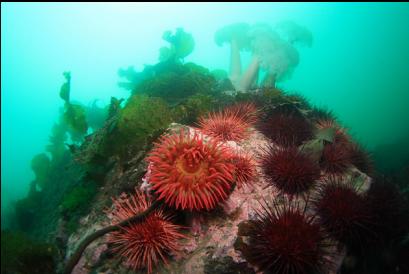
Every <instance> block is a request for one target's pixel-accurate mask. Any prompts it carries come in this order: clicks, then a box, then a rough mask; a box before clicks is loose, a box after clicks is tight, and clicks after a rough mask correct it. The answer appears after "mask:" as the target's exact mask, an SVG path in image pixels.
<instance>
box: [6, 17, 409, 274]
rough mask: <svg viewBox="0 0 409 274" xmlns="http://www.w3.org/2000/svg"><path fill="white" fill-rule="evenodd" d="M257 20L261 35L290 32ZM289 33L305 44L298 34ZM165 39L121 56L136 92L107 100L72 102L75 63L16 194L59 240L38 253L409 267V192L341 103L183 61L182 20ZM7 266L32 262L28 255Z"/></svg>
mask: <svg viewBox="0 0 409 274" xmlns="http://www.w3.org/2000/svg"><path fill="white" fill-rule="evenodd" d="M288 24H289V23H287V25H286V24H284V25H283V26H282V27H283V28H288V27H289V25H288ZM290 26H291V24H290ZM256 27H257V28H255V29H254V30H253V32H252V33H253V36H256V37H259V34H257V33H259V32H262V33H265V32H268V33H270V35H272V37H273V38H274V39H273V40H272V41H276V40H277V39H278V38H277V37H276V36H275V35H276V34H275V32H274V33H273V31H272V30H271V29H269V28H266V27H265V26H261V25H260V26H256ZM242 28H245V29H246V28H248V27H247V26H246V25H237V26H235V27H234V28H233V27H229V28H226V29H223V31H222V32H220V33H218V35H217V37H216V38H218V40H217V41H219V40H220V41H219V42H220V44H222V42H226V41H227V40H229V39H230V40H234V39H233V38H232V37H233V34H235V35H238V34H237V33H236V32H237V31H238V30H239V29H242ZM298 31H299V32H301V33H304V34H305V33H306V32H305V30H304V29H300V28H298ZM256 34H257V35H256ZM289 37H292V38H291V41H287V42H288V43H290V42H291V45H292V43H294V42H295V41H297V39H296V38H294V36H289ZM308 37H309V36H308ZM164 39H165V40H166V41H168V42H169V43H170V47H169V48H162V49H161V56H160V62H159V63H157V64H155V65H152V66H147V67H145V69H144V70H143V71H142V72H136V71H135V70H134V69H133V68H132V67H130V68H128V69H125V70H120V71H119V75H120V76H121V77H122V78H125V80H126V81H125V82H121V83H120V86H122V87H124V88H126V89H129V90H130V91H131V94H130V96H129V98H127V100H124V99H118V98H114V97H112V99H111V103H110V105H109V106H106V107H104V108H97V107H96V105H95V104H93V108H91V109H87V108H86V107H85V106H84V105H81V104H79V103H73V102H72V100H71V98H73V95H74V94H71V93H72V92H71V90H70V81H72V80H74V79H75V78H72V77H71V74H70V73H68V72H66V73H64V77H65V83H63V85H62V87H61V90H60V97H61V98H62V99H63V101H64V107H63V109H62V112H61V117H60V121H59V122H58V123H57V124H56V125H55V126H54V127H53V130H52V135H51V137H50V144H49V145H48V146H47V151H48V152H50V155H51V158H50V157H49V156H48V155H47V154H45V153H41V154H39V155H37V156H35V157H34V159H33V161H32V168H33V171H34V172H35V173H36V179H35V181H33V183H32V187H31V191H30V193H29V195H28V196H27V197H26V198H25V199H23V200H21V201H19V202H18V203H17V205H16V227H18V228H19V229H20V230H24V231H25V232H26V233H27V234H28V235H29V236H30V237H31V238H35V239H36V240H38V241H42V242H47V243H49V244H52V246H51V245H50V246H48V245H41V244H37V243H36V245H38V246H39V247H38V249H39V250H41V254H44V256H43V257H42V258H43V259H39V260H38V261H37V262H36V263H37V267H38V269H47V271H48V272H47V273H52V272H55V273H226V274H227V273H405V271H407V270H408V268H407V262H405V260H403V259H402V258H405V254H408V235H409V234H408V231H409V225H408V220H409V218H408V212H409V209H408V208H409V207H408V204H407V199H406V197H405V196H404V194H402V193H401V192H400V190H399V189H398V188H397V187H396V186H395V185H394V184H391V183H389V182H388V181H387V180H385V179H384V178H383V177H381V176H379V174H377V173H376V172H375V171H374V168H373V164H372V161H371V157H370V155H369V154H368V153H367V152H366V151H365V150H364V149H363V148H362V147H361V146H360V145H359V144H357V143H356V142H355V141H354V140H353V138H352V137H351V136H350V135H349V133H348V131H347V129H346V128H344V127H343V126H342V125H341V123H340V122H339V121H337V119H336V117H335V116H334V115H333V114H332V113H331V112H330V111H327V110H323V109H320V108H317V107H314V106H312V105H311V104H310V103H309V102H308V100H307V99H306V98H304V97H302V96H299V95H296V94H294V93H287V92H284V91H283V90H281V89H279V88H277V87H276V86H275V82H276V81H275V80H274V81H271V82H270V84H268V83H267V82H268V81H267V82H265V83H264V84H263V85H262V86H260V87H257V88H253V87H254V85H250V84H249V83H247V84H245V90H240V88H237V89H235V88H234V87H235V86H236V87H237V86H238V84H237V83H232V81H231V79H229V78H228V77H227V73H221V72H220V71H217V73H216V72H210V71H209V70H208V69H207V68H204V67H202V66H200V65H197V64H194V63H185V62H184V61H183V58H185V57H186V56H187V55H188V54H190V52H192V50H193V48H194V46H195V44H194V41H193V38H192V36H191V35H190V34H188V33H185V32H184V31H183V29H177V31H176V32H175V34H172V32H165V34H164ZM242 39H244V38H242ZM245 39H250V38H248V37H247V38H245ZM289 39H290V38H289ZM230 40H229V41H230ZM310 40H311V39H308V41H310ZM280 41H281V40H280ZM236 42H237V41H236ZM242 42H243V41H242ZM259 42H260V41H259ZM270 42H271V41H270ZM243 43H244V42H243ZM260 43H261V42H260ZM280 43H284V42H280ZM248 46H250V45H248ZM281 46H283V45H281ZM243 47H244V46H243ZM283 47H284V46H283ZM288 47H289V46H288ZM237 53H238V52H237ZM268 60H270V59H268ZM270 61H271V60H270ZM297 62H298V55H297ZM293 66H295V64H294V65H293ZM269 69H270V70H271V68H269ZM272 73H273V72H272ZM274 73H275V74H276V75H275V76H274V77H275V78H277V80H278V79H280V77H278V76H279V75H278V74H277V72H274ZM254 77H255V76H254V75H253V76H251V77H250V78H251V79H250V80H251V82H253V81H254ZM246 81H247V80H246ZM247 82H248V81H247ZM93 112H98V115H96V114H95V113H93ZM87 117H93V119H92V120H93V121H98V122H94V123H90V120H89V119H88V118H87ZM101 117H104V119H101ZM87 119H88V120H87ZM101 121H104V122H101ZM91 124H92V125H93V126H92V132H91V131H90V130H89V129H88V126H89V125H91ZM2 234H3V232H2ZM5 235H6V234H5ZM2 236H3V235H2ZM7 236H9V235H8V234H7ZM10 237H11V236H10ZM19 237H20V236H19ZM15 239H17V240H15V242H18V239H20V238H17V236H15ZM27 242H29V241H27ZM44 246H46V247H47V248H45V247H44ZM369 250H370V251H369ZM26 253H27V252H26ZM26 253H24V256H26V257H27V256H29V255H25V254H26ZM50 253H52V254H53V256H52V259H50V258H51V255H50ZM16 254H17V253H16ZM18 254H20V253H18ZM18 254H17V255H16V256H17V257H18V256H20V255H18ZM31 255H33V254H31ZM386 255H388V256H389V257H388V256H386ZM32 258H34V257H29V259H27V260H25V262H28V263H27V266H26V265H24V267H26V268H29V267H30V266H29V264H33V260H32ZM379 258H381V259H379ZM385 258H388V260H387V259H385ZM391 258H393V260H392V259H391ZM34 261H35V260H34ZM50 268H54V269H53V270H50ZM4 269H7V273H24V271H21V265H19V264H18V260H11V261H10V260H9V262H8V263H6V266H5V267H4ZM387 271H389V272H387ZM2 273H3V240H2ZM4 273H5V272H4ZM38 273H39V272H38Z"/></svg>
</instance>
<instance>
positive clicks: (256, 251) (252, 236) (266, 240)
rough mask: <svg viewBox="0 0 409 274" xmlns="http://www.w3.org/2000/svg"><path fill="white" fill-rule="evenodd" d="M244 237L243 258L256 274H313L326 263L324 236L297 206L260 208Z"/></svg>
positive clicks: (318, 227) (316, 225)
mask: <svg viewBox="0 0 409 274" xmlns="http://www.w3.org/2000/svg"><path fill="white" fill-rule="evenodd" d="M247 234H248V235H247V236H249V240H248V244H247V245H245V247H244V249H242V250H243V251H242V253H243V256H244V257H245V258H246V260H247V261H248V262H249V263H251V264H253V265H255V266H257V267H258V268H259V270H260V271H265V272H266V273H275V274H281V273H285V274H293V273H294V274H295V273H315V274H316V273H323V269H324V266H325V264H326V263H329V258H328V255H329V254H328V253H329V252H328V247H329V243H328V241H326V238H327V237H326V235H325V233H323V231H322V230H321V228H320V226H319V225H318V224H317V223H315V220H314V216H308V215H307V214H306V211H305V209H302V208H300V207H299V206H298V204H290V203H289V202H288V201H285V202H284V204H281V205H279V204H278V203H275V204H274V206H264V207H263V210H262V211H261V212H258V213H257V217H256V220H254V221H250V225H249V230H248V232H247Z"/></svg>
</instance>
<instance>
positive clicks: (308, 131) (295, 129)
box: [258, 106, 314, 147]
mask: <svg viewBox="0 0 409 274" xmlns="http://www.w3.org/2000/svg"><path fill="white" fill-rule="evenodd" d="M265 115H266V117H264V118H263V119H262V121H261V122H260V123H259V124H258V129H259V130H260V131H261V132H262V133H263V134H264V135H266V136H267V137H268V138H270V139H271V140H272V141H273V142H274V143H276V144H277V145H280V146H285V147H288V146H299V145H301V144H302V143H303V142H304V141H307V140H310V139H311V138H312V137H313V135H314V134H313V128H312V125H311V124H310V122H309V121H308V120H307V119H306V118H305V117H304V116H303V115H302V114H301V113H300V112H299V111H298V110H296V109H295V108H290V107H288V106H286V107H284V106H283V107H277V108H276V109H274V110H272V111H270V113H268V114H265Z"/></svg>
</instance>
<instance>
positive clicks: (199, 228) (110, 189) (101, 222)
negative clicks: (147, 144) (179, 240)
mask: <svg viewBox="0 0 409 274" xmlns="http://www.w3.org/2000/svg"><path fill="white" fill-rule="evenodd" d="M181 127H184V126H180V125H178V124H172V125H171V128H170V130H171V131H176V132H177V131H179V130H180V128H181ZM268 144H269V140H268V139H267V138H266V137H264V136H263V135H262V134H261V133H260V132H258V131H256V130H253V131H252V134H251V136H250V138H249V139H247V140H245V141H243V142H240V143H234V142H228V143H227V144H226V145H228V146H230V147H231V148H232V149H235V150H243V151H245V152H248V153H250V154H252V155H253V156H254V158H255V159H258V158H259V157H260V155H262V153H263V150H262V148H263V147H265V146H266V145H268ZM147 166H148V164H147V163H145V162H144V161H135V163H131V164H130V167H129V168H128V170H125V171H124V170H121V169H120V168H113V169H112V170H111V172H110V174H109V175H108V176H107V179H106V182H105V187H104V189H103V191H101V193H99V194H98V195H99V196H98V198H97V201H98V202H97V203H96V204H95V205H94V207H93V209H92V210H91V213H90V214H89V215H87V216H86V217H84V218H83V219H81V226H80V229H79V230H78V231H77V232H76V233H75V234H73V235H71V237H70V238H69V241H68V250H67V256H69V255H70V254H71V253H72V250H73V249H74V248H75V246H76V245H77V244H78V243H79V242H80V240H81V239H83V238H85V237H86V236H87V235H89V234H90V233H92V232H93V231H95V230H97V229H100V228H102V227H104V226H106V225H108V224H109V220H108V217H107V216H106V214H104V213H103V210H104V208H105V209H106V207H107V206H110V205H109V204H110V203H109V202H110V201H111V200H110V197H109V196H115V195H118V194H119V193H118V190H119V189H122V190H123V189H132V188H133V187H134V186H138V187H140V188H141V187H142V188H143V189H145V190H146V189H149V170H148V171H147V170H146V168H147ZM146 172H148V174H147V176H145V177H142V176H143V174H145V173H146ZM347 176H359V177H361V179H362V182H363V187H362V188H361V191H366V189H367V188H368V187H369V185H370V178H369V177H368V176H366V175H365V174H363V173H361V172H360V171H358V170H357V169H355V168H351V169H350V170H349V172H348V174H347ZM324 177H325V176H324ZM277 199H280V197H279V194H278V191H277V189H275V188H274V187H273V186H269V185H268V184H267V183H266V181H265V180H264V179H263V176H262V172H261V169H260V167H257V176H255V177H254V178H253V180H252V182H251V183H250V184H248V185H245V186H244V187H242V188H241V189H239V188H237V187H236V188H235V189H234V191H233V192H232V193H231V195H230V197H229V198H228V199H227V200H226V201H225V203H223V204H221V205H220V206H219V207H217V208H216V209H215V210H213V211H211V212H204V213H187V212H184V213H183V215H184V218H185V220H186V224H184V225H185V226H186V227H187V230H186V235H187V236H188V238H187V239H185V240H183V250H181V251H180V252H179V253H178V254H176V255H174V256H173V260H171V263H170V264H169V265H168V266H158V267H157V268H156V269H155V270H154V273H195V274H198V273H226V274H227V273H258V272H257V269H256V268H254V267H253V266H251V265H250V264H248V263H247V262H246V261H245V259H244V258H243V257H242V255H241V253H240V251H238V250H236V249H235V246H236V245H237V243H239V242H240V240H241V239H239V236H238V235H237V234H238V229H239V225H240V224H241V223H243V224H245V222H246V221H248V220H252V219H254V217H255V211H256V210H258V209H260V208H261V204H260V202H262V201H274V200H277ZM300 202H303V201H301V200H300ZM331 253H333V254H336V256H335V258H333V261H334V262H335V264H334V265H333V266H331V267H330V266H328V273H336V270H337V268H338V267H339V266H340V264H341V263H342V259H343V257H344V253H345V251H344V249H343V248H342V247H340V248H339V250H335V248H334V250H332V251H331ZM113 255H114V254H111V253H110V251H109V247H108V246H107V244H106V235H105V236H104V237H101V238H99V239H97V240H96V241H95V242H93V243H92V244H91V245H90V246H89V247H88V248H87V249H86V250H85V252H84V254H83V256H82V258H81V260H80V261H79V263H78V264H77V266H76V268H75V269H74V272H73V273H91V272H92V273H135V272H134V271H133V270H131V269H128V268H126V267H125V266H123V265H122V264H121V259H120V258H118V257H116V256H113ZM94 271H95V272H94ZM141 273H143V271H141Z"/></svg>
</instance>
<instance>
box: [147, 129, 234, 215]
mask: <svg viewBox="0 0 409 274" xmlns="http://www.w3.org/2000/svg"><path fill="white" fill-rule="evenodd" d="M231 156H232V153H231V152H230V150H229V149H228V148H227V147H225V146H223V145H222V144H221V143H219V142H218V141H217V140H215V139H213V138H210V139H208V140H206V141H205V140H204V139H203V136H202V135H200V134H198V133H197V132H194V133H191V132H190V131H188V132H184V131H183V130H181V132H180V133H179V134H172V135H165V136H163V137H162V138H161V139H160V141H159V142H158V143H155V147H154V148H153V149H152V151H151V152H150V155H149V157H148V161H150V163H151V175H150V180H149V183H150V184H152V188H153V189H154V190H155V191H156V193H158V196H159V197H158V199H159V200H161V199H164V200H165V203H166V204H168V205H169V206H172V207H175V208H177V209H178V208H181V209H188V210H201V209H206V210H210V209H213V208H214V207H215V206H216V205H217V204H218V203H219V202H221V201H224V200H225V199H226V198H227V197H228V194H229V193H230V191H231V187H232V184H233V181H234V180H233V172H234V165H233V164H232V163H231V161H230V159H231Z"/></svg>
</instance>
